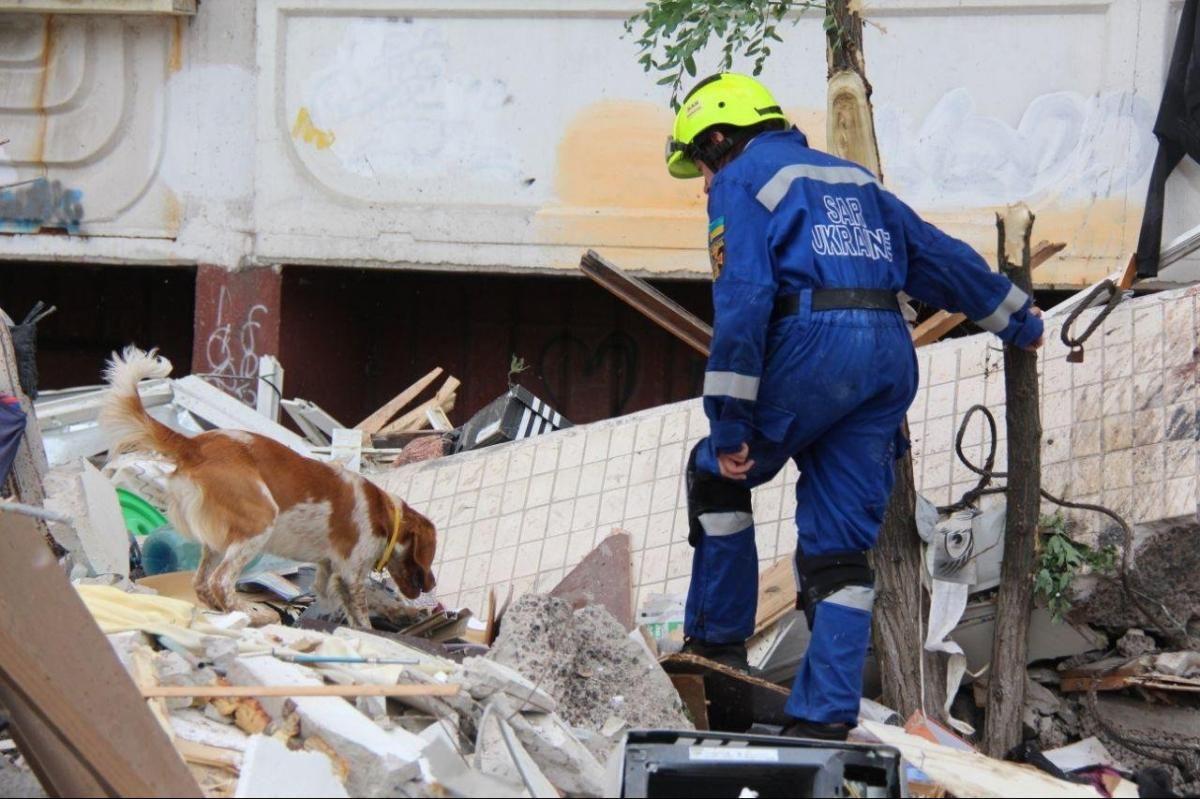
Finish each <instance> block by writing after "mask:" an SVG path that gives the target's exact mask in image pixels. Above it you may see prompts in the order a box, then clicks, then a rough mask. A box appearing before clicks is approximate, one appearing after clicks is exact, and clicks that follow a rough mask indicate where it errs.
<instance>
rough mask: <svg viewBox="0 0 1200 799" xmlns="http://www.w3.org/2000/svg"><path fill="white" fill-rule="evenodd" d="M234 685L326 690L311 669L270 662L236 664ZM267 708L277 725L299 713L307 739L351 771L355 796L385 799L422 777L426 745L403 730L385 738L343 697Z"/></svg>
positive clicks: (271, 702) (283, 701)
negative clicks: (289, 713) (320, 743)
mask: <svg viewBox="0 0 1200 799" xmlns="http://www.w3.org/2000/svg"><path fill="white" fill-rule="evenodd" d="M229 678H230V681H231V682H234V683H236V684H240V685H313V684H321V682H322V681H321V680H319V679H318V678H317V677H316V676H315V675H314V673H313V671H312V670H311V669H306V668H304V667H303V666H298V665H296V664H294V663H284V662H281V661H278V660H276V659H274V658H271V657H245V658H239V659H238V660H236V661H234V663H233V666H232V667H230V670H229ZM260 700H261V701H262V703H263V707H265V708H266V709H267V711H268V712H269V713H270V714H271V715H272V717H273V718H275V719H276V720H277V721H278V720H282V719H283V716H284V712H285V705H290V706H294V707H295V712H296V714H297V715H298V716H299V718H300V720H301V733H302V735H304V736H305V737H308V736H311V735H317V736H320V737H321V738H322V739H323V740H324V741H325V742H326V743H327V744H329V746H331V747H332V748H333V749H334V750H335V751H336V752H337V754H338V755H339V756H341V757H342V758H343V759H344V760H345V761H346V762H347V763H348V764H349V766H350V780H349V784H348V786H347V787H348V788H349V789H350V791H351V792H353V793H354V795H355V796H384V795H389V794H392V793H394V792H395V791H396V789H397V786H398V785H399V784H400V783H403V782H404V781H406V780H408V779H409V778H410V777H413V776H415V775H416V774H417V772H418V770H419V769H418V765H417V760H418V758H419V757H420V756H421V749H422V747H423V746H424V743H425V742H424V741H422V740H421V739H420V738H418V737H417V736H415V735H412V734H410V733H406V732H404V731H402V730H392V731H391V732H385V731H384V730H382V729H380V728H379V726H378V725H377V724H375V723H374V722H373V721H371V720H370V719H369V718H367V717H366V716H364V715H363V714H362V713H360V712H359V711H358V710H357V709H356V708H355V707H354V706H353V705H351V704H350V703H349V702H347V701H345V700H344V699H341V698H338V697H326V696H303V697H292V698H281V697H262V698H260Z"/></svg>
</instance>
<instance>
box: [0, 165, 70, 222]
mask: <svg viewBox="0 0 1200 799" xmlns="http://www.w3.org/2000/svg"><path fill="white" fill-rule="evenodd" d="M82 221H83V192H82V191H80V190H79V189H68V188H66V187H64V186H63V184H62V183H61V182H60V181H57V180H47V179H46V178H36V179H35V180H33V181H31V182H29V183H26V184H23V185H20V186H16V187H14V188H11V189H5V190H0V231H6V232H9V233H36V232H37V231H39V230H41V229H42V228H63V229H65V230H66V231H67V232H68V233H78V232H79V225H80V223H81V222H82Z"/></svg>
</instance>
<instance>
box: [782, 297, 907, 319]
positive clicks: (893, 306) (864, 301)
mask: <svg viewBox="0 0 1200 799" xmlns="http://www.w3.org/2000/svg"><path fill="white" fill-rule="evenodd" d="M845 308H867V309H870V310H874V311H899V310H900V302H899V301H898V300H897V299H896V292H894V291H891V290H889V289H813V290H812V309H813V310H814V311H832V310H837V309H845ZM799 310H800V295H799V294H784V295H781V296H779V297H776V298H775V310H774V312H772V314H771V321H772V322H774V321H775V320H777V319H782V318H783V317H785V316H791V315H792V314H794V313H797V312H799Z"/></svg>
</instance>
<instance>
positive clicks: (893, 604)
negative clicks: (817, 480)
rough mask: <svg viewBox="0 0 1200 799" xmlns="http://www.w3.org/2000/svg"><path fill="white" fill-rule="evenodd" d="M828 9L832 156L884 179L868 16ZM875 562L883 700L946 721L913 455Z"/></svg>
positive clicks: (906, 461) (838, 6) (902, 463)
mask: <svg viewBox="0 0 1200 799" xmlns="http://www.w3.org/2000/svg"><path fill="white" fill-rule="evenodd" d="M826 11H827V13H828V14H830V15H831V16H832V17H833V19H834V22H835V24H834V25H833V26H832V27H830V28H829V29H828V33H827V40H826V43H827V47H826V51H825V52H826V56H827V59H828V64H829V99H828V111H827V114H828V115H827V134H828V147H829V151H830V152H831V153H833V154H834V155H837V156H840V157H842V158H846V159H848V160H851V161H854V162H855V163H859V164H862V165H863V166H865V167H867V168H868V169H870V170H871V171H872V172H874V173H875V175H876V177H878V178H879V180H880V181H882V180H883V172H882V170H881V169H880V165H879V145H878V143H877V142H876V139H875V121H874V114H873V112H872V109H871V84H870V83H868V82H867V79H866V60H865V58H864V56H863V23H862V17H860V16H859V15H858V13H856V12H852V11H851V10H850V2H849V0H829V2H828V3H827V5H826ZM907 433H908V427H907V424H906V425H905V434H906V435H907ZM871 560H872V564H873V566H874V568H875V584H876V591H877V596H876V600H875V618H874V626H873V629H872V638H873V644H874V649H875V657H876V659H877V660H878V663H879V671H880V676H881V678H882V681H883V702H884V704H886V705H887V706H889V707H891V708H892V709H893V710H895V711H896V712H897V713H899V714H900V715H901V716H902V717H904V718H907V717H908V716H909V715H910V714H911V713H912V712H913V711H915V710H923V709H924V707H925V706H928V707H929V708H931V710H930V716H931V717H933V718H940V717H941V716H942V715H943V714H942V700H943V697H944V696H945V693H946V688H945V685H946V678H945V673H944V672H945V668H944V666H943V665H942V663H941V659H940V658H939V657H938V655H936V654H934V653H930V652H926V651H925V649H924V643H925V642H924V640H923V639H922V637H921V619H922V618H925V616H926V615H927V614H928V602H927V601H926V598H925V592H924V590H923V589H922V587H921V572H922V569H923V568H924V564H923V563H922V558H921V539H920V537H919V536H918V535H917V525H916V486H915V483H914V480H913V468H912V454H911V453H908V452H906V453H905V454H904V455H903V457H901V458H900V459H899V460H898V461H897V462H896V486H895V488H894V489H893V490H892V498H891V502H890V503H889V505H888V511H887V515H886V516H885V517H884V520H883V527H882V528H880V531H879V543H878V545H877V546H876V549H875V551H874V552H873V553H872V558H871ZM922 659H924V663H922ZM922 666H923V667H924V668H922ZM922 673H924V675H925V684H924V693H925V696H926V697H928V698H931V699H932V701H929V702H926V703H923V702H922V701H921V695H922V685H921V675H922Z"/></svg>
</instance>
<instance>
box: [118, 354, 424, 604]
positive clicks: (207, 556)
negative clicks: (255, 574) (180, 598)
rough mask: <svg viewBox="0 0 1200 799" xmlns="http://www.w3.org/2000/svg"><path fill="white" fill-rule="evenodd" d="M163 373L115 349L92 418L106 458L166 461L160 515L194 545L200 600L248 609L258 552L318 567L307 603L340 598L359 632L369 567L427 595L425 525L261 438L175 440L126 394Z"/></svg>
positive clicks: (379, 493)
mask: <svg viewBox="0 0 1200 799" xmlns="http://www.w3.org/2000/svg"><path fill="white" fill-rule="evenodd" d="M170 373H171V363H170V361H168V360H167V359H165V358H162V357H156V355H155V351H154V350H151V351H150V352H148V353H147V352H143V351H142V350H139V349H137V348H136V347H127V348H126V349H125V351H124V353H123V354H121V355H118V354H116V353H114V354H113V357H112V360H111V361H109V363H108V368H107V369H106V371H105V377H106V379H107V381H108V383H109V385H110V386H111V389H110V390H109V393H108V396H107V398H106V399H105V402H104V408H103V411H102V414H101V417H100V419H101V424H102V425H104V426H105V427H106V428H107V431H108V433H109V434H110V436H111V438H112V441H113V449H114V450H116V449H120V448H124V447H127V446H136V447H137V448H140V449H146V450H151V451H154V452H158V453H161V454H162V455H163V456H165V457H166V458H167V459H168V460H169V461H171V462H172V463H174V464H175V472H174V474H172V475H171V476H170V477H169V478H168V480H167V492H168V496H169V500H168V508H167V518H168V519H169V520H170V521H171V524H172V525H173V526H174V527H175V529H176V530H178V531H179V532H180V533H182V534H183V535H185V536H188V537H190V538H192V539H195V540H196V541H198V542H199V543H200V544H201V546H202V554H201V557H200V565H199V567H198V568H197V569H196V578H195V583H194V584H195V589H196V596H197V597H199V598H200V600H201V601H203V602H204V603H206V604H208V605H209V606H211V607H213V608H215V609H217V610H226V611H228V610H243V611H247V612H249V608H248V606H247V605H246V603H245V602H244V601H242V600H240V599H239V598H238V597H237V594H236V593H235V591H234V586H235V584H236V582H237V579H238V575H240V574H241V572H242V569H244V568H245V567H246V565H247V564H249V563H250V561H252V560H253V559H254V558H255V557H256V556H257V555H259V554H260V553H262V552H270V553H272V554H275V555H280V556H282V557H285V558H292V559H293V560H299V561H303V562H306V563H315V564H317V579H316V584H315V588H316V591H317V594H318V596H320V597H321V598H322V599H325V600H329V601H337V602H340V604H341V605H342V606H344V607H345V609H346V613H347V615H348V616H349V619H350V622H351V624H354V625H356V626H360V627H369V626H370V621H369V617H368V613H367V602H366V581H367V577H368V575H369V574H370V572H371V570H372V569H375V570H381V569H383V568H384V567H386V568H387V570H388V572H389V573H390V574H391V575H392V577H393V579H395V581H396V585H397V586H399V588H400V590H401V592H402V593H403V594H404V595H405V596H407V597H409V598H410V599H411V598H415V597H417V596H418V595H419V594H420V593H421V592H422V591H430V590H432V589H433V587H434V585H435V581H434V577H433V572H432V566H433V558H434V553H435V551H436V549H437V532H436V530H435V529H434V526H433V523H432V522H430V521H429V520H428V519H427V518H425V517H424V516H422V515H421V514H420V513H417V512H416V511H415V510H413V509H412V508H411V507H409V506H408V505H406V504H405V503H404V502H403V501H402V500H400V499H398V498H397V497H394V496H392V495H390V494H388V493H387V492H385V491H384V490H383V489H381V488H379V487H378V486H376V485H375V484H374V483H372V482H371V481H369V480H367V479H365V478H364V477H362V476H361V475H359V474H356V473H354V472H351V471H349V470H347V469H344V468H342V467H340V466H336V465H330V464H327V463H322V462H320V461H316V460H312V459H311V458H306V457H304V456H303V455H300V454H298V453H296V452H294V451H292V450H291V449H289V448H288V447H286V446H284V445H283V444H280V443H279V442H277V441H275V440H273V439H270V438H267V437H265V436H261V435H257V434H254V433H247V432H243V431H240V430H211V431H209V432H206V433H201V434H200V435H198V436H195V437H190V438H189V437H188V436H185V435H182V434H180V433H177V432H175V431H174V430H172V429H171V428H169V427H167V426H166V425H164V424H162V423H161V422H159V421H158V420H156V419H154V418H152V417H151V416H150V415H149V414H148V413H146V409H145V407H144V406H143V405H142V401H141V398H140V397H139V396H138V392H137V385H138V382H139V381H140V380H142V379H143V378H148V377H166V376H167V375H168V374H170ZM252 615H253V614H252Z"/></svg>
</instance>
